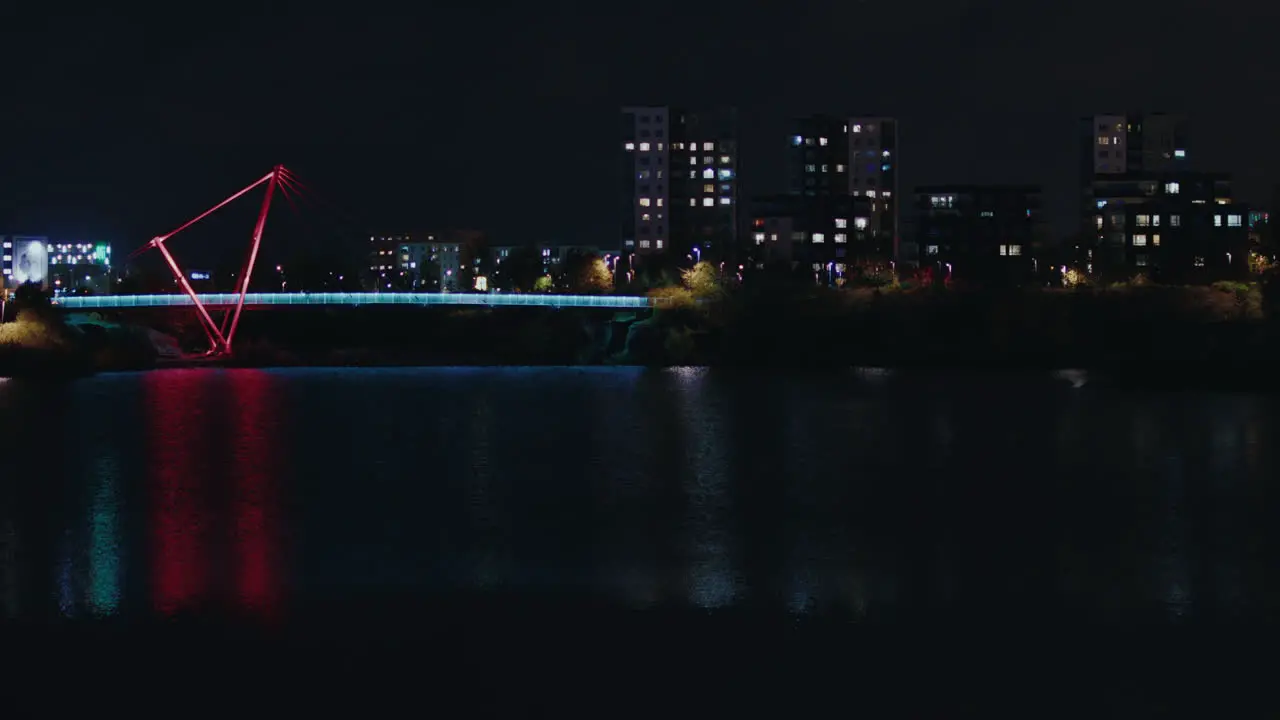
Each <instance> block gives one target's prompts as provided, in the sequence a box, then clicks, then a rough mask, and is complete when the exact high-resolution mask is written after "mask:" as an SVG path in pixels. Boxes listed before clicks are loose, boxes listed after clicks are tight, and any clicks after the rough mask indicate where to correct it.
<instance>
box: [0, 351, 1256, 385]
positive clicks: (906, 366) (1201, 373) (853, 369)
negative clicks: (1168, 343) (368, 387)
mask: <svg viewBox="0 0 1280 720" xmlns="http://www.w3.org/2000/svg"><path fill="white" fill-rule="evenodd" d="M1257 365H1258V367H1256V368H1252V369H1250V370H1248V371H1242V369H1241V368H1240V367H1239V366H1236V365H1230V366H1228V365H1221V366H1206V365H1197V366H1192V365H1187V366H1184V367H1170V366H1166V367H1165V368H1164V370H1163V371H1152V370H1151V369H1150V368H1149V367H1147V366H1141V365H1132V366H1105V365H1103V366H1094V367H1089V366H1074V367H1071V366H1065V365H1063V366H1048V365H1032V364H1016V363H1007V364H939V363H901V364H897V365H880V364H834V363H826V364H818V363H811V364H783V365H780V364H765V363H719V364H716V363H691V364H678V363H669V364H639V363H576V364H575V363H568V364H566V363H554V362H551V363H537V362H528V363H484V362H447V361H439V362H418V361H404V362H368V363H358V364H352V363H346V364H342V363H334V362H323V361H318V362H292V363H272V362H246V361H239V360H235V359H230V360H207V359H191V360H175V361H162V362H157V363H155V364H153V365H149V366H133V367H112V368H102V369H99V370H97V371H91V372H80V373H60V372H56V371H49V372H37V373H31V374H23V373H8V372H5V371H4V370H3V369H0V379H5V380H9V379H31V380H75V379H79V378H84V377H92V376H94V375H109V374H113V373H139V372H150V371H157V370H192V369H217V370H445V369H474V370H502V369H529V368H540V369H562V370H585V371H589V370H611V369H616V370H633V371H643V370H649V371H664V370H673V369H681V368H685V369H696V370H709V371H713V372H715V373H717V374H718V375H720V376H726V375H761V374H767V375H771V376H794V377H804V376H819V377H830V376H836V375H853V376H856V379H853V382H855V383H860V384H866V385H883V384H897V383H909V382H917V381H919V382H927V381H930V380H944V379H945V380H958V381H966V380H989V379H994V380H1017V379H1026V380H1038V381H1048V382H1049V383H1051V384H1053V385H1060V386H1062V387H1064V388H1071V389H1076V390H1081V389H1085V388H1107V389H1120V390H1124V389H1133V390H1157V391H1180V390H1181V391H1191V392H1194V391H1209V392H1252V393H1270V392H1273V391H1280V373H1276V372H1275V371H1274V370H1272V369H1271V368H1266V367H1262V365H1263V364H1262V363H1257ZM1273 378H1274V379H1273Z"/></svg>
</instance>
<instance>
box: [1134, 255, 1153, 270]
mask: <svg viewBox="0 0 1280 720" xmlns="http://www.w3.org/2000/svg"><path fill="white" fill-rule="evenodd" d="M1148 262H1150V260H1149V258H1148V256H1147V254H1146V253H1138V254H1137V255H1134V256H1133V264H1134V265H1137V266H1138V267H1146V266H1147V263H1148Z"/></svg>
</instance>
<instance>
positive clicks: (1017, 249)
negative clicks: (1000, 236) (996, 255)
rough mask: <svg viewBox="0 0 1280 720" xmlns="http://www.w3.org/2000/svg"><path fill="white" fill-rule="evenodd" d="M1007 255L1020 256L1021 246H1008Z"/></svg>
mask: <svg viewBox="0 0 1280 720" xmlns="http://www.w3.org/2000/svg"><path fill="white" fill-rule="evenodd" d="M1009 254H1010V255H1021V254H1022V246H1021V245H1010V246H1009Z"/></svg>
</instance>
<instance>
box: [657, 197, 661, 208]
mask: <svg viewBox="0 0 1280 720" xmlns="http://www.w3.org/2000/svg"><path fill="white" fill-rule="evenodd" d="M658 207H662V198H658Z"/></svg>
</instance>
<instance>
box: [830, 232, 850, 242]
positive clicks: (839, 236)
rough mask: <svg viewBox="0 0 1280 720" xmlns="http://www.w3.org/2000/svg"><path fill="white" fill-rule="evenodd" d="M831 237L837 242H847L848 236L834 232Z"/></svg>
mask: <svg viewBox="0 0 1280 720" xmlns="http://www.w3.org/2000/svg"><path fill="white" fill-rule="evenodd" d="M832 238H833V239H835V241H836V242H838V243H843V242H849V236H848V235H846V234H844V233H836V234H835V235H833V236H832Z"/></svg>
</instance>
